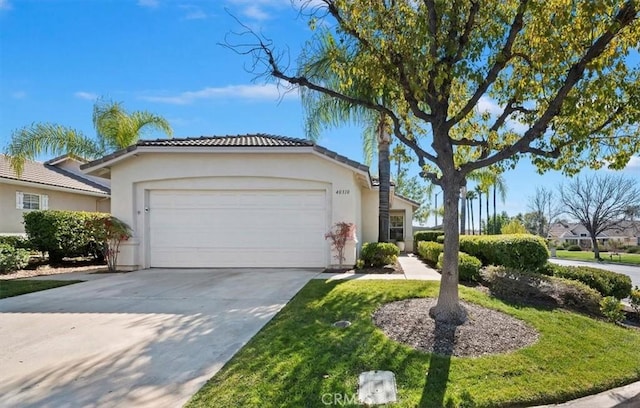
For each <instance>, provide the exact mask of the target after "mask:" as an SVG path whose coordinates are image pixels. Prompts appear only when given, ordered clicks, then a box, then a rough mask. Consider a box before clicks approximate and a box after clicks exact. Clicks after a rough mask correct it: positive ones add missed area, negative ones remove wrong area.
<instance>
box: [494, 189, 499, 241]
mask: <svg viewBox="0 0 640 408" xmlns="http://www.w3.org/2000/svg"><path fill="white" fill-rule="evenodd" d="M496 190H497V186H493V229H492V230H493V233H494V234H499V233H500V230H499V229H498V217H497V216H496V215H497V213H496Z"/></svg>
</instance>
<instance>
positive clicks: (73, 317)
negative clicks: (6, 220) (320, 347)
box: [0, 269, 319, 408]
mask: <svg viewBox="0 0 640 408" xmlns="http://www.w3.org/2000/svg"><path fill="white" fill-rule="evenodd" d="M318 272H319V271H313V270H293V269H285V270H282V269H280V270H275V269H211V270H206V269H196V270H194V269H187V270H181V269H151V270H143V271H137V272H133V273H128V274H118V275H114V276H110V277H107V278H104V279H98V280H94V281H90V282H84V283H80V284H76V285H71V286H67V287H62V288H57V289H52V290H48V291H44V292H39V293H32V294H29V295H23V296H18V297H15V298H8V299H2V300H0V406H2V407H56V408H61V407H180V406H182V405H183V404H184V403H185V402H186V401H187V400H188V399H189V398H190V397H191V396H192V395H193V394H194V393H195V392H196V391H197V390H198V389H199V388H200V387H201V386H202V385H203V384H204V383H205V382H206V381H207V380H208V379H209V378H210V377H211V376H212V375H213V374H215V373H216V372H217V371H218V370H220V368H221V367H222V366H223V365H224V363H225V362H226V361H227V360H228V359H229V358H230V357H231V356H232V355H233V354H234V353H235V352H237V351H238V350H239V349H240V348H241V347H242V346H243V345H244V344H245V343H246V342H247V341H248V340H249V339H250V338H251V337H252V336H253V335H254V334H255V333H257V332H258V331H259V330H260V328H262V327H263V326H264V324H265V323H266V322H268V321H269V320H270V319H271V318H272V317H273V316H274V315H275V314H276V313H277V312H278V311H279V310H280V309H281V308H282V307H283V306H284V305H285V304H286V303H287V302H288V301H289V300H290V299H291V297H293V295H295V294H296V293H297V292H298V291H299V290H300V288H302V286H304V285H305V284H306V283H307V282H308V281H309V279H311V278H312V277H313V276H315V275H317V273H318Z"/></svg>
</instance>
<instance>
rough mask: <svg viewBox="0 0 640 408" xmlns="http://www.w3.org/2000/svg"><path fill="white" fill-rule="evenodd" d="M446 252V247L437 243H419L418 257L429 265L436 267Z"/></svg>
mask: <svg viewBox="0 0 640 408" xmlns="http://www.w3.org/2000/svg"><path fill="white" fill-rule="evenodd" d="M443 251H444V245H442V244H439V243H437V242H430V241H426V242H425V241H422V242H419V243H418V255H420V257H421V258H422V259H424V260H425V261H427V262H428V263H430V264H432V265H435V264H436V263H438V257H439V256H440V254H441V253H442V252H443Z"/></svg>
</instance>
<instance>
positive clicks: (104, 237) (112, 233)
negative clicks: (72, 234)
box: [87, 216, 344, 272]
mask: <svg viewBox="0 0 640 408" xmlns="http://www.w3.org/2000/svg"><path fill="white" fill-rule="evenodd" d="M87 227H88V228H89V229H90V230H91V233H92V235H93V238H94V239H95V240H96V242H97V243H98V244H99V246H100V248H101V249H102V255H103V257H104V259H105V260H106V261H107V267H108V268H109V272H116V268H117V266H118V254H119V253H120V244H121V243H122V241H126V240H128V239H129V238H131V227H129V226H128V225H127V224H126V223H124V222H122V221H120V220H119V219H117V218H116V217H114V216H106V217H95V218H91V219H90V220H89V221H87ZM343 246H344V244H343ZM340 256H342V249H340ZM340 262H341V263H342V261H340Z"/></svg>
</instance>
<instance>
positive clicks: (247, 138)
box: [137, 134, 314, 147]
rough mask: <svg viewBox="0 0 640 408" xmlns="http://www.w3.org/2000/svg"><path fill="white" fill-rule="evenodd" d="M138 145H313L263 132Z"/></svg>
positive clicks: (144, 141) (150, 141) (161, 140)
mask: <svg viewBox="0 0 640 408" xmlns="http://www.w3.org/2000/svg"><path fill="white" fill-rule="evenodd" d="M137 145H138V146H176V147H177V146H242V147H272V146H277V147H292V146H293V147H299V146H313V145H314V143H313V142H312V141H310V140H306V139H294V138H291V137H284V136H272V135H265V134H255V135H239V136H202V137H189V138H185V139H156V140H141V141H139V142H138V143H137Z"/></svg>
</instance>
